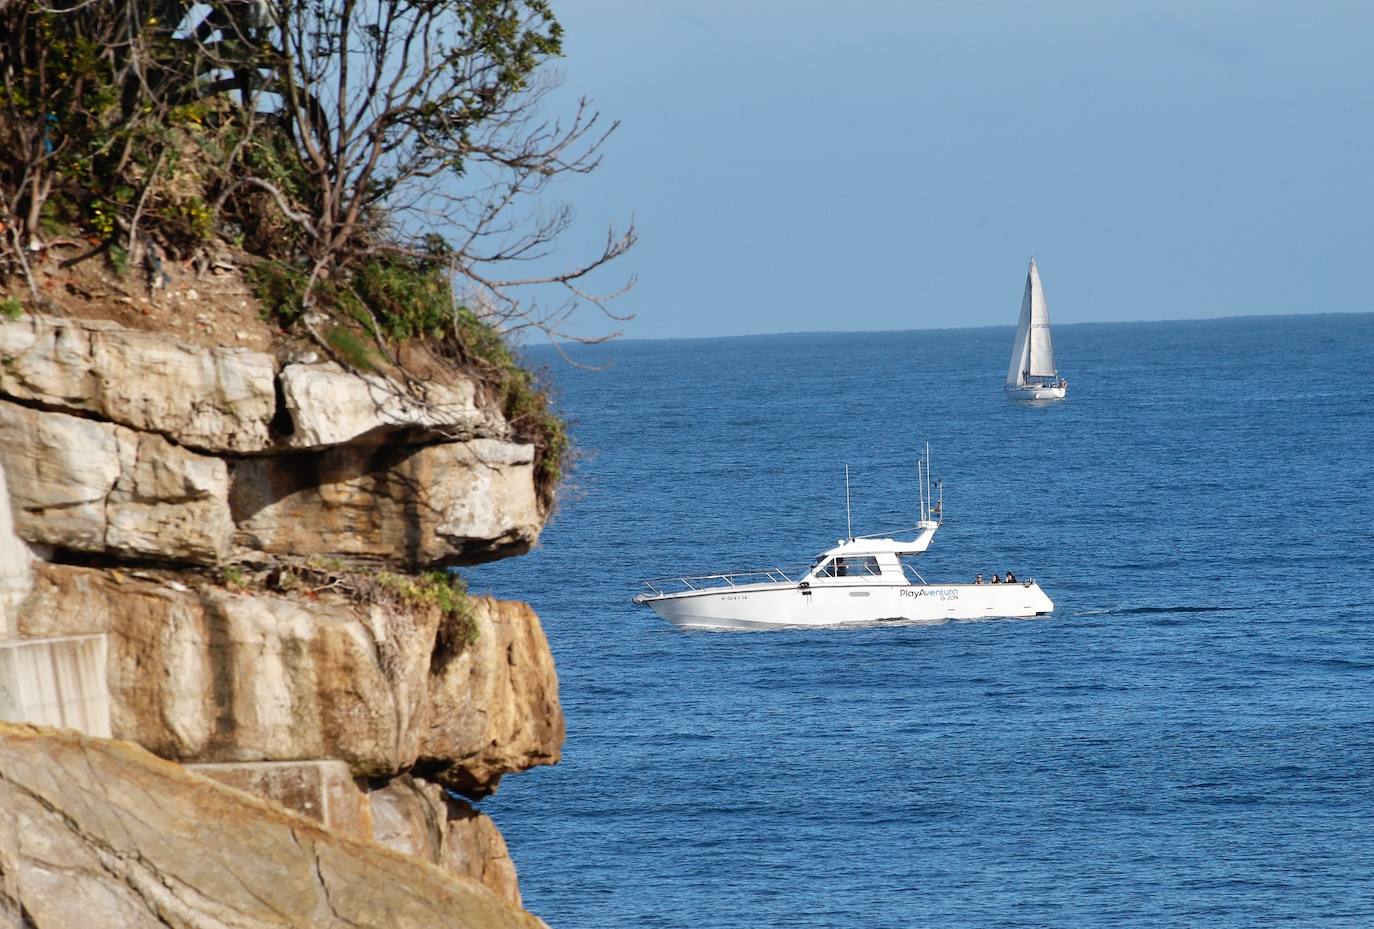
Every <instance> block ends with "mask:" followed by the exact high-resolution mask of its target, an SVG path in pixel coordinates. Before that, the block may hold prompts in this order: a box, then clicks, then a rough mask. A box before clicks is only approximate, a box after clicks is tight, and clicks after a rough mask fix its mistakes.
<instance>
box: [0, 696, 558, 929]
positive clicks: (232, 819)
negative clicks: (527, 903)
mask: <svg viewBox="0 0 1374 929" xmlns="http://www.w3.org/2000/svg"><path fill="white" fill-rule="evenodd" d="M0 809H3V810H4V812H5V815H4V816H0V919H4V920H5V924H6V925H17V926H26V927H33V929H71V927H78V926H100V927H102V929H143V927H147V929H166V927H169V926H174V927H179V929H268V927H274V929H280V927H302V929H303V927H331V929H332V927H341V929H342V927H352V929H363V927H376V929H421V927H441V926H442V927H455V929H462V927H473V929H478V927H482V929H506V927H510V929H536V927H540V926H543V923H542V922H541V921H540V920H539V919H537V918H536V917H534V916H532V915H530V914H529V913H526V912H524V911H523V910H520V909H518V908H517V907H515V906H513V905H511V904H510V903H508V902H507V901H505V900H503V899H502V898H501V897H500V896H498V895H497V894H496V893H493V892H492V891H490V890H488V889H487V888H486V887H484V886H483V885H482V884H480V883H478V882H477V881H475V880H470V879H466V878H461V877H455V876H453V875H450V874H448V873H445V872H444V871H441V870H440V869H438V868H436V867H433V866H431V865H429V864H427V863H424V862H422V861H420V860H418V859H417V858H414V857H411V856H406V855H401V854H398V853H396V852H392V851H390V850H387V849H383V848H381V847H379V846H375V845H370V844H364V843H360V842H354V841H351V840H349V839H346V838H343V837H340V836H338V835H335V834H333V833H330V832H328V831H326V830H324V829H321V828H319V827H318V826H317V825H315V824H313V823H311V822H310V821H309V820H307V819H305V818H303V817H300V816H296V815H294V814H292V813H288V812H286V811H285V810H283V809H282V808H281V807H278V806H275V805H272V804H269V803H266V802H263V801H260V800H257V799H255V798H253V797H251V796H249V795H247V794H244V793H241V792H239V791H236V790H233V789H231V788H228V787H224V786H222V785H220V784H218V783H216V782H214V781H211V780H209V779H207V778H202V777H199V776H197V775H195V774H192V773H190V772H188V771H187V770H185V769H184V768H182V767H181V766H179V765H176V764H172V763H170V762H166V761H162V760H160V759H158V758H156V757H154V756H153V755H150V754H149V753H147V752H146V751H144V750H143V749H141V748H138V747H137V746H135V745H131V744H128V743H124V742H113V741H108V740H95V739H86V738H83V737H81V736H78V735H75V734H72V733H59V732H53V731H48V730H40V729H35V728H32V727H27V726H14V725H10V724H5V723H0Z"/></svg>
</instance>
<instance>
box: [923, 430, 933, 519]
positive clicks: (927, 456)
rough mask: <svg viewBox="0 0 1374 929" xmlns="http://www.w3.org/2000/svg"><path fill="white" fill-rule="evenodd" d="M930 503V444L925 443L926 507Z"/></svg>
mask: <svg viewBox="0 0 1374 929" xmlns="http://www.w3.org/2000/svg"><path fill="white" fill-rule="evenodd" d="M931 502H932V498H931V496H930V443H929V442H927V443H926V504H927V506H929V504H930V503H931ZM922 518H924V517H922Z"/></svg>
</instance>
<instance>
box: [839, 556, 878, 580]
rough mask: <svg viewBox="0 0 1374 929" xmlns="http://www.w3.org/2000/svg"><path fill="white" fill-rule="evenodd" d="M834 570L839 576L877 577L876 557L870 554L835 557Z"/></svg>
mask: <svg viewBox="0 0 1374 929" xmlns="http://www.w3.org/2000/svg"><path fill="white" fill-rule="evenodd" d="M835 570H836V572H837V573H838V575H839V576H840V577H877V576H878V575H879V574H881V573H882V572H881V571H879V570H878V559H877V558H874V557H873V556H872V555H864V556H862V557H859V558H836V559H835Z"/></svg>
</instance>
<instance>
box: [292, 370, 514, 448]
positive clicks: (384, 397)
mask: <svg viewBox="0 0 1374 929" xmlns="http://www.w3.org/2000/svg"><path fill="white" fill-rule="evenodd" d="M280 381H281V390H282V398H283V400H284V401H285V403H286V409H287V410H288V411H289V412H290V414H291V422H292V424H293V427H294V431H293V432H292V433H291V435H290V436H289V438H288V439H287V443H288V444H289V445H290V446H291V447H292V448H302V449H319V448H326V447H328V446H330V445H347V444H359V443H377V442H381V441H383V440H385V439H386V437H387V436H389V435H391V434H393V433H395V432H397V431H400V430H403V429H417V430H421V431H423V432H425V433H428V434H431V435H436V436H442V437H444V438H447V439H450V440H462V439H471V438H473V437H475V436H487V437H499V436H501V435H502V434H503V433H504V431H505V428H506V426H505V423H503V422H500V421H499V419H498V418H497V417H495V416H493V415H492V414H490V413H489V412H487V411H484V410H482V409H481V408H480V407H479V405H478V403H477V390H476V387H475V386H474V385H473V384H472V382H471V381H461V382H459V383H457V384H453V385H445V384H424V385H420V387H419V390H420V391H421V392H422V393H421V395H420V396H416V395H415V394H413V393H411V392H409V391H406V390H403V389H402V388H401V387H400V385H398V384H396V383H395V382H394V381H391V380H389V379H387V378H383V377H379V376H376V375H361V376H360V375H357V374H352V373H349V372H347V371H345V370H343V369H342V368H340V367H339V366H338V365H336V364H334V363H332V362H329V363H324V364H303V363H298V364H290V365H287V366H286V367H285V368H283V369H282V372H281V378H280Z"/></svg>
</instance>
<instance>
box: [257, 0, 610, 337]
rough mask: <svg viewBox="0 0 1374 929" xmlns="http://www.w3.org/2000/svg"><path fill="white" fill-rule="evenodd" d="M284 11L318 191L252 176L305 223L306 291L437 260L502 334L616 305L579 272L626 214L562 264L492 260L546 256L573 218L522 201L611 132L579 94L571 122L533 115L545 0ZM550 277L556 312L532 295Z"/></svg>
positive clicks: (442, 0) (288, 72)
mask: <svg viewBox="0 0 1374 929" xmlns="http://www.w3.org/2000/svg"><path fill="white" fill-rule="evenodd" d="M279 20H280V24H281V31H280V36H281V46H280V50H279V51H280V56H281V58H280V61H279V64H278V73H277V83H276V84H275V86H274V89H276V90H277V91H278V92H279V93H280V96H281V100H282V106H283V109H284V112H285V114H286V116H287V118H288V121H289V124H290V126H291V128H292V136H293V138H294V140H295V142H296V145H297V146H298V149H299V154H300V158H301V161H302V163H303V164H304V166H305V169H306V171H307V172H308V173H309V174H310V176H311V177H312V179H313V181H314V182H313V183H312V184H310V185H309V190H310V191H311V194H312V196H313V197H314V199H313V200H312V201H311V202H309V203H292V202H289V198H288V197H286V196H285V194H284V193H283V192H282V191H280V190H278V189H276V188H275V187H274V186H273V185H272V184H271V183H270V182H269V181H268V180H267V179H263V178H249V179H247V180H246V181H245V183H249V184H254V185H257V186H259V187H261V188H263V189H266V190H269V191H270V192H271V193H272V194H273V196H274V197H275V198H276V199H277V200H278V202H279V204H280V205H281V206H282V209H283V211H284V212H285V213H286V214H287V215H288V216H290V217H292V218H293V219H294V220H296V221H297V222H299V223H300V224H301V226H302V227H303V228H304V229H305V231H306V233H307V238H308V243H309V245H308V251H309V254H310V258H311V268H310V274H309V279H308V282H307V287H306V290H307V295H310V294H311V293H312V292H313V289H314V287H315V285H316V283H317V282H318V281H319V280H320V278H321V277H322V276H323V275H327V274H329V273H330V272H331V271H333V270H335V269H337V268H340V267H343V266H346V265H347V264H349V263H350V262H353V261H355V260H357V259H359V258H362V257H366V256H375V255H378V254H383V253H391V254H394V255H409V256H417V255H425V256H428V257H431V258H433V257H440V256H441V257H442V258H443V259H444V260H445V261H447V262H448V263H449V266H450V267H451V268H452V270H453V272H454V273H455V274H456V275H457V276H458V278H459V280H460V287H462V288H463V289H465V290H473V291H475V292H476V293H475V296H476V297H478V298H480V301H481V303H482V304H483V305H484V306H486V307H488V308H489V309H490V311H491V314H492V315H491V317H490V319H489V321H490V322H492V323H493V324H494V325H496V326H497V327H498V328H500V329H502V330H504V331H514V330H517V329H520V328H526V327H534V328H536V329H539V330H542V331H544V332H546V333H548V334H550V335H551V336H553V335H563V334H564V333H563V331H562V328H561V327H562V324H563V323H564V322H565V321H566V319H567V318H568V315H569V314H570V313H571V312H572V309H573V308H575V306H577V305H578V304H580V303H582V302H584V301H590V302H592V303H593V304H594V305H596V306H598V307H601V308H602V309H603V310H605V311H606V313H607V315H608V316H613V314H610V312H609V310H607V309H606V306H605V304H606V300H607V299H609V298H610V297H611V296H614V293H612V294H596V293H593V292H592V291H590V290H588V289H586V288H584V286H583V283H582V282H583V281H585V280H586V279H587V277H588V275H590V274H591V273H592V272H593V271H595V270H596V269H598V268H600V267H602V266H604V265H605V264H606V263H608V262H610V261H612V260H614V259H615V258H617V257H619V256H620V255H622V254H623V253H624V252H625V251H626V250H627V249H629V248H630V247H631V246H632V245H633V244H634V241H635V232H634V228H633V225H631V226H630V228H628V229H627V230H625V231H624V232H622V233H618V234H617V233H614V232H610V233H608V236H607V239H606V242H605V244H604V246H603V247H602V248H601V249H599V251H598V252H597V253H595V254H593V255H591V256H589V257H588V258H587V259H586V260H584V261H581V262H577V263H575V264H574V265H572V266H571V267H567V268H562V269H560V270H557V271H553V272H547V271H545V272H540V273H535V274H532V275H529V276H513V275H502V274H498V273H497V272H496V271H495V270H493V269H496V268H498V266H506V267H509V266H510V265H511V264H512V263H519V262H526V263H528V262H534V261H537V260H541V259H546V258H547V257H548V256H549V254H550V251H551V247H552V244H553V242H554V240H555V239H556V238H558V236H559V235H560V234H562V233H563V232H565V231H566V229H567V228H568V226H569V224H570V222H571V219H572V214H571V212H570V211H569V210H568V209H567V208H566V207H564V208H559V209H556V210H554V211H553V212H552V213H543V212H541V211H540V210H538V209H527V208H526V204H527V203H528V202H531V198H533V197H535V196H537V195H539V194H541V193H543V192H544V191H545V189H546V188H547V185H548V184H549V183H550V182H551V181H553V180H554V179H556V178H558V177H559V176H562V175H567V174H577V173H585V172H587V171H590V170H592V169H593V168H595V167H596V165H597V162H598V158H599V155H598V152H599V150H600V147H601V145H602V143H603V142H604V141H605V139H606V136H607V135H608V134H609V133H610V132H611V131H613V130H614V129H615V126H614V124H612V125H610V126H606V127H604V128H603V127H602V126H601V125H599V122H600V120H599V117H598V115H597V114H596V113H594V112H591V111H590V109H589V108H588V106H587V104H586V102H585V101H583V102H581V103H580V104H579V106H578V108H577V111H576V112H575V114H573V116H572V119H571V121H570V122H568V123H566V124H565V123H562V122H559V121H557V120H553V121H549V120H543V119H540V118H539V115H538V114H539V113H540V111H541V104H543V103H544V101H545V98H546V93H545V91H546V90H547V85H546V84H540V83H538V82H537V81H536V76H537V72H538V70H539V69H540V67H541V65H543V64H544V63H545V62H546V61H547V60H548V59H549V58H551V57H553V56H555V55H557V54H558V53H559V51H560V40H561V34H562V30H561V27H560V26H559V25H558V23H557V22H556V21H555V20H554V19H553V16H552V13H551V12H550V10H549V6H548V3H547V2H546V0H375V2H369V3H358V2H356V0H324V2H316V3H306V2H298V0H288V2H286V3H284V4H283V5H282V6H281V7H280V10H279ZM436 237H437V238H436ZM438 238H441V239H442V240H443V242H442V244H439V245H436V242H437V239H438ZM547 285H556V286H558V287H560V288H562V289H563V291H564V293H565V299H563V300H562V301H561V302H560V304H559V305H558V306H557V307H556V308H554V309H552V310H550V311H545V310H544V309H542V308H541V307H540V305H539V304H538V301H537V299H530V298H527V297H526V296H525V295H526V293H527V292H528V291H529V290H530V289H531V288H537V287H541V286H547ZM306 302H307V305H308V304H309V302H310V300H309V296H307V301H306Z"/></svg>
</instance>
